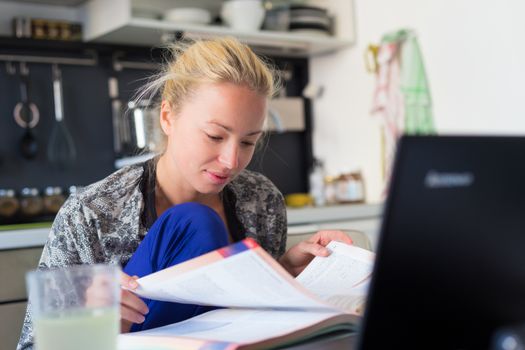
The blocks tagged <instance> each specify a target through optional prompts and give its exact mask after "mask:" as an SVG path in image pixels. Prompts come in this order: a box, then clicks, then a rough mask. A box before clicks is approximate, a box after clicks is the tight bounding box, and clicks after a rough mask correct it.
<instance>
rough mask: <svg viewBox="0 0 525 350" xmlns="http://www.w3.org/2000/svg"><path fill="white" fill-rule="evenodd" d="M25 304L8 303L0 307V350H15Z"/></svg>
mask: <svg viewBox="0 0 525 350" xmlns="http://www.w3.org/2000/svg"><path fill="white" fill-rule="evenodd" d="M26 305H27V303H26V302H25V301H23V302H18V303H9V304H1V305H0V339H2V341H1V342H0V350H13V349H16V345H17V344H18V339H20V331H21V330H22V324H23V322H24V316H25V311H26Z"/></svg>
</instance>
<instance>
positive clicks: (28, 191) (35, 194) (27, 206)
mask: <svg viewBox="0 0 525 350" xmlns="http://www.w3.org/2000/svg"><path fill="white" fill-rule="evenodd" d="M43 210H44V201H43V200H42V197H40V192H39V191H38V189H36V188H33V187H25V188H23V189H22V191H21V192H20V211H21V212H22V214H24V215H25V216H37V215H39V214H41V213H42V211H43Z"/></svg>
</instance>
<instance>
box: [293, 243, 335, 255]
mask: <svg viewBox="0 0 525 350" xmlns="http://www.w3.org/2000/svg"><path fill="white" fill-rule="evenodd" d="M299 249H300V250H301V252H302V253H303V254H305V255H314V256H328V255H330V251H329V250H328V249H327V248H325V247H324V246H322V245H321V244H319V243H312V242H301V243H299Z"/></svg>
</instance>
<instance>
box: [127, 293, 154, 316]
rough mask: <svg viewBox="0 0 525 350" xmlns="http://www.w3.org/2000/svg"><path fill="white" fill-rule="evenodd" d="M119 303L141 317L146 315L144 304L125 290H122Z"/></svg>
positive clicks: (146, 310) (147, 310)
mask: <svg viewBox="0 0 525 350" xmlns="http://www.w3.org/2000/svg"><path fill="white" fill-rule="evenodd" d="M120 303H121V304H122V306H125V307H127V308H129V309H131V310H133V311H136V312H138V313H140V314H142V315H146V314H147V313H148V312H149V309H148V306H147V305H146V303H145V302H144V301H143V300H142V299H140V298H139V297H138V296H136V295H135V294H133V293H131V292H130V291H127V290H122V295H121V301H120Z"/></svg>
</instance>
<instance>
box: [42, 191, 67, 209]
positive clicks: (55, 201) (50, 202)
mask: <svg viewBox="0 0 525 350" xmlns="http://www.w3.org/2000/svg"><path fill="white" fill-rule="evenodd" d="M65 200H66V198H65V196H64V194H63V192H62V189H61V188H60V187H46V189H45V190H44V208H45V210H46V212H47V213H49V214H56V213H58V211H59V210H60V208H61V207H62V204H64V202H65Z"/></svg>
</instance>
